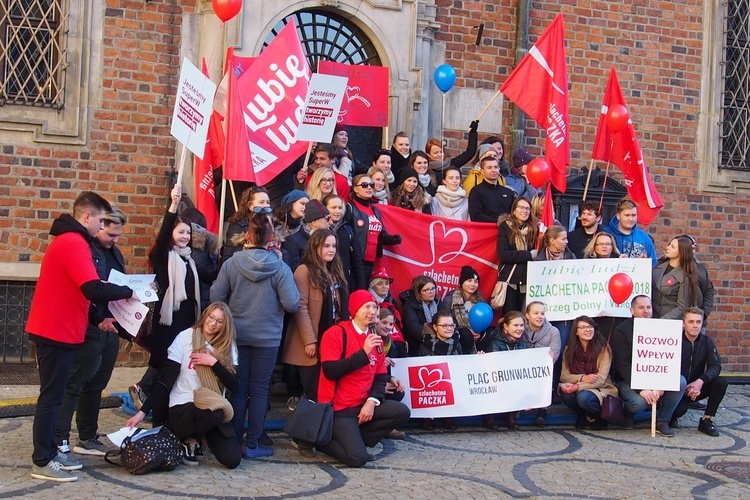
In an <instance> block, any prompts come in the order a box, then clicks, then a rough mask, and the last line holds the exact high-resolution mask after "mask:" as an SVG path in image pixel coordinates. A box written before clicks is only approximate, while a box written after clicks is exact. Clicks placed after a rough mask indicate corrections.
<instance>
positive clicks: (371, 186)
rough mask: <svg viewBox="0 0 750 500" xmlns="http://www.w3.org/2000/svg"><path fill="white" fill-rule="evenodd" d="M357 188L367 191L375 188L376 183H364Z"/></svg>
mask: <svg viewBox="0 0 750 500" xmlns="http://www.w3.org/2000/svg"><path fill="white" fill-rule="evenodd" d="M357 187H361V188H365V189H367V188H374V187H375V183H374V182H362V183H360V184H357Z"/></svg>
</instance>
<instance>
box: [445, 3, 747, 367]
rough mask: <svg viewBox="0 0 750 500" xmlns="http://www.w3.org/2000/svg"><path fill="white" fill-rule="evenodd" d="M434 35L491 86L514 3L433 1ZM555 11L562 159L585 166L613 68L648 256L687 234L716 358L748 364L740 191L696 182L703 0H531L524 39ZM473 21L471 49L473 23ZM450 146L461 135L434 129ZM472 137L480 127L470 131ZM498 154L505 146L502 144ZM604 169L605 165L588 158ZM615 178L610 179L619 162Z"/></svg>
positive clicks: (509, 41) (461, 82)
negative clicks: (712, 306)
mask: <svg viewBox="0 0 750 500" xmlns="http://www.w3.org/2000/svg"><path fill="white" fill-rule="evenodd" d="M437 4H438V6H439V8H438V18H437V20H438V22H439V23H440V25H441V28H440V31H439V33H438V34H437V35H436V38H437V39H438V40H440V41H442V42H444V43H445V45H446V49H447V52H446V59H447V60H446V62H447V63H449V64H451V65H452V66H453V67H454V68H455V69H456V72H457V74H458V79H457V82H456V85H458V86H464V87H480V86H481V87H485V88H486V87H488V82H492V83H491V85H490V88H499V86H500V85H501V84H502V83H503V82H504V81H505V79H506V78H507V76H508V75H509V74H510V71H511V70H512V68H513V67H514V55H515V36H514V32H515V2H509V1H502V2H500V3H495V2H477V1H451V0H438V2H437ZM558 12H562V13H563V14H564V16H565V30H566V53H567V56H568V81H569V89H570V90H569V96H570V138H571V167H575V168H580V167H583V166H588V164H589V161H590V159H591V156H590V151H591V148H592V146H593V141H594V135H595V133H596V127H597V123H598V119H599V113H600V109H601V99H602V96H603V93H604V89H605V87H606V83H607V78H608V76H609V69H610V67H611V66H615V68H616V69H617V72H618V77H619V80H620V84H621V86H622V90H623V94H624V96H625V99H626V101H627V103H628V106H629V108H630V114H631V117H632V120H633V123H634V124H635V128H636V131H637V133H638V138H639V140H640V144H641V147H642V148H643V153H644V157H645V158H646V162H647V165H648V166H649V168H650V171H651V173H652V175H653V176H654V180H655V182H656V184H657V188H658V189H659V192H660V193H661V195H662V198H663V200H664V202H665V206H664V208H663V209H662V211H661V213H660V217H659V218H658V219H657V220H656V221H655V222H654V223H653V224H652V225H651V226H650V227H649V228H648V231H649V233H650V234H651V235H652V236H653V237H654V239H655V243H656V247H657V251H658V253H659V255H663V252H664V247H665V246H666V245H667V244H668V243H669V239H671V238H672V237H673V236H676V235H678V234H682V233H689V234H691V235H693V236H695V237H696V238H697V241H698V257H699V258H700V259H701V260H702V261H703V262H704V263H705V264H706V265H707V267H708V269H709V272H710V276H711V278H712V280H713V282H714V285H715V286H716V292H717V306H716V311H715V312H714V314H712V316H711V317H710V321H709V322H710V325H709V332H710V333H711V334H712V335H713V336H714V338H716V339H717V344H718V345H719V349H720V352H721V354H722V355H723V356H724V360H725V368H726V369H727V370H731V371H742V372H748V371H750V339H748V338H746V335H745V333H744V332H746V331H747V330H748V329H750V306H748V299H749V298H750V284H748V282H747V279H748V277H750V274H749V273H748V271H750V264H746V263H745V261H746V258H747V254H748V244H747V242H746V238H747V234H748V233H747V225H748V222H749V221H750V216H748V205H750V203H749V202H748V200H747V197H744V196H742V195H724V194H715V193H709V192H701V191H698V177H699V173H698V163H697V161H696V136H697V125H698V124H697V117H698V112H699V106H700V97H701V89H700V79H701V55H702V50H703V42H702V30H703V24H702V22H703V2H701V1H698V0H681V1H679V2H666V1H656V0H637V1H634V2H605V1H588V0H578V1H563V2H557V1H556V2H532V3H531V12H530V22H531V43H534V41H536V39H537V38H538V37H539V35H540V34H541V33H542V32H543V31H544V29H545V28H546V27H547V26H548V25H549V23H550V22H551V21H552V20H553V19H554V17H555V15H556V14H557V13H558ZM480 22H483V23H485V28H484V37H483V38H484V40H483V44H482V46H481V47H479V48H477V47H475V45H474V42H475V40H476V29H475V26H476V25H478V24H479V23H480ZM512 106H513V105H512V103H510V102H509V101H507V100H506V102H505V109H504V110H503V121H504V123H505V124H506V125H505V129H504V130H503V131H502V134H503V137H504V138H506V139H507V141H508V142H509V141H510V117H511V111H512ZM446 136H447V138H448V139H449V147H450V148H451V151H448V153H453V154H455V153H456V152H457V151H458V148H459V147H463V146H464V145H465V142H464V141H463V140H461V141H459V139H462V138H463V134H460V133H457V132H456V133H452V132H451V133H446ZM481 139H482V137H481V136H480V140H481ZM526 145H527V148H528V149H529V150H530V151H531V152H532V154H535V155H538V154H541V153H542V152H543V149H542V148H543V146H544V134H543V132H542V131H541V130H540V129H539V128H538V127H537V126H536V124H535V123H534V122H532V121H531V120H527V121H526ZM506 155H507V157H508V158H510V156H511V155H512V151H506ZM597 164H598V165H599V166H600V167H602V168H604V167H605V165H606V164H604V163H601V162H600V163H597ZM614 176H615V178H617V179H621V176H620V175H619V172H615V173H614Z"/></svg>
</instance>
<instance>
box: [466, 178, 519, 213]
mask: <svg viewBox="0 0 750 500" xmlns="http://www.w3.org/2000/svg"><path fill="white" fill-rule="evenodd" d="M515 198H516V192H515V191H513V190H512V189H510V188H507V187H505V186H501V185H500V184H499V183H498V184H490V183H489V182H487V181H482V182H480V183H479V184H477V185H476V186H474V189H472V190H471V192H470V193H469V217H470V218H471V221H472V222H493V223H495V222H497V218H498V217H500V216H501V215H503V214H509V213H510V207H511V206H512V205H513V200H514V199H515Z"/></svg>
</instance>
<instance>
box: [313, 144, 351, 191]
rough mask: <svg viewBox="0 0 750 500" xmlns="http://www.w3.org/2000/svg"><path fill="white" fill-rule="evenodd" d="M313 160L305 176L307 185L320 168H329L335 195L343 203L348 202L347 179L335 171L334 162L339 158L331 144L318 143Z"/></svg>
mask: <svg viewBox="0 0 750 500" xmlns="http://www.w3.org/2000/svg"><path fill="white" fill-rule="evenodd" d="M313 154H314V158H315V160H314V161H313V164H312V165H311V166H310V175H308V176H307V181H306V182H307V183H308V184H309V183H310V181H311V179H312V174H313V173H315V171H316V170H318V169H320V168H330V169H331V170H332V171H333V177H334V181H333V182H334V185H335V186H336V193H338V195H339V196H341V197H342V198H344V201H348V200H349V178H348V177H345V176H343V175H341V174H340V173H339V172H338V171H337V170H336V160H337V159H338V158H339V156H338V150H337V149H336V146H334V145H333V144H329V143H327V142H321V143H318V144H317V145H316V146H315V150H314V151H313Z"/></svg>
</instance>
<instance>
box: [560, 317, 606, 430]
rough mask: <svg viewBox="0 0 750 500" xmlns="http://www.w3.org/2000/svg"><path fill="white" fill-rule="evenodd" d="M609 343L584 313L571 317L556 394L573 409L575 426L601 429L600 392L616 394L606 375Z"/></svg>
mask: <svg viewBox="0 0 750 500" xmlns="http://www.w3.org/2000/svg"><path fill="white" fill-rule="evenodd" d="M610 366H611V356H610V350H609V346H608V345H607V341H606V340H605V339H604V337H602V336H601V334H600V333H599V331H598V330H597V328H596V323H595V322H594V320H593V319H591V318H589V317H588V316H579V317H577V318H576V319H575V320H574V321H573V327H572V331H571V336H570V340H569V341H568V346H567V347H566V348H565V351H563V362H562V374H561V375H560V398H561V399H562V402H563V404H565V406H567V407H568V408H570V409H571V410H573V411H574V412H576V414H577V415H578V418H577V419H576V429H583V428H585V427H589V428H591V429H592V430H601V429H604V428H605V427H607V422H606V421H605V420H604V419H602V418H601V410H602V401H603V400H604V396H617V388H616V387H615V386H614V384H613V383H612V379H611V378H610V377H609V368H610Z"/></svg>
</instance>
